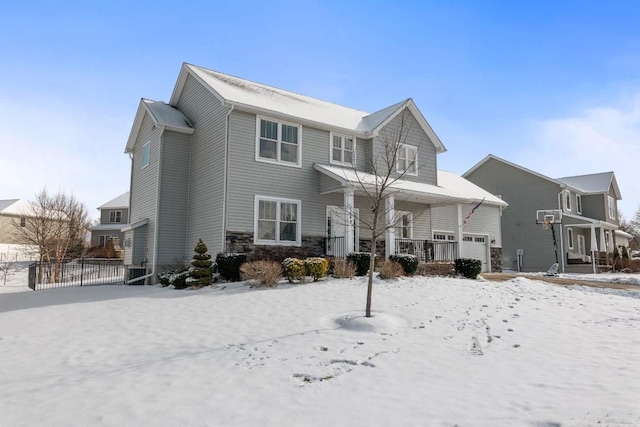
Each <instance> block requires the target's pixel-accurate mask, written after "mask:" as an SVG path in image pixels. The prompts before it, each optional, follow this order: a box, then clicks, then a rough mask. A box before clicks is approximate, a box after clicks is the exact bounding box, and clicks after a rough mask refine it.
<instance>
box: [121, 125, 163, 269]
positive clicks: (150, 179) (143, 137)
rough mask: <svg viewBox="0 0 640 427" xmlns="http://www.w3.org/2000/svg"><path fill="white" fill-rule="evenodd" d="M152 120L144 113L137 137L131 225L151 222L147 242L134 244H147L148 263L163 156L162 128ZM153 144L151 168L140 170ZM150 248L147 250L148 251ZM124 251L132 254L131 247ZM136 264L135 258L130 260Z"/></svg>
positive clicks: (152, 253)
mask: <svg viewBox="0 0 640 427" xmlns="http://www.w3.org/2000/svg"><path fill="white" fill-rule="evenodd" d="M153 125H154V123H153V121H152V120H151V118H150V117H149V115H148V114H147V113H145V116H144V119H143V121H142V126H141V128H140V133H139V134H138V139H137V140H136V142H135V145H134V147H133V159H132V162H133V164H132V168H131V192H132V195H133V197H131V206H129V209H130V214H131V218H130V222H136V221H140V220H142V219H148V220H149V223H148V225H147V230H146V233H144V239H145V240H144V242H141V241H138V239H136V240H134V241H133V244H135V245H144V247H145V257H146V259H147V261H149V262H152V260H153V259H154V245H153V237H154V235H155V229H156V223H155V221H156V214H155V213H156V199H157V194H158V165H159V162H158V159H159V157H160V132H161V130H160V128H158V127H156V128H155V129H154V128H153ZM149 141H150V152H149V165H148V166H146V167H145V168H142V167H141V161H142V147H143V145H144V144H146V143H147V142H149ZM137 236H138V234H135V235H134V237H137ZM146 248H148V249H146ZM125 252H129V250H128V248H127V250H125ZM131 262H133V263H136V259H135V257H134V259H132V260H131Z"/></svg>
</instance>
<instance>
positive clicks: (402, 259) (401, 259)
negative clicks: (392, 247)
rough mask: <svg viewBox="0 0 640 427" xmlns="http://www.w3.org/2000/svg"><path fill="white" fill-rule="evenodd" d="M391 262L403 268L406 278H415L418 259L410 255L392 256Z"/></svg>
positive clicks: (390, 257)
mask: <svg viewBox="0 0 640 427" xmlns="http://www.w3.org/2000/svg"><path fill="white" fill-rule="evenodd" d="M389 261H394V262H397V263H398V264H400V265H401V266H402V269H403V270H404V274H405V275H406V276H413V275H414V274H415V273H416V271H417V270H418V257H417V256H415V255H410V254H396V255H390V256H389Z"/></svg>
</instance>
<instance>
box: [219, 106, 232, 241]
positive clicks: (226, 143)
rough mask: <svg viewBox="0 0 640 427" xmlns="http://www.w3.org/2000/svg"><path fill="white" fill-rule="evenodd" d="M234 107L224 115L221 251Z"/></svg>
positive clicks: (224, 234) (224, 225) (225, 223)
mask: <svg viewBox="0 0 640 427" xmlns="http://www.w3.org/2000/svg"><path fill="white" fill-rule="evenodd" d="M234 108H235V105H234V104H230V108H229V111H227V116H226V117H225V125H224V126H225V127H224V174H223V181H222V246H221V251H222V252H226V247H227V208H228V206H229V203H227V197H228V190H229V189H228V186H229V180H228V179H227V174H228V173H229V117H230V116H231V112H232V111H233V110H234Z"/></svg>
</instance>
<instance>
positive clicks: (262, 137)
mask: <svg viewBox="0 0 640 427" xmlns="http://www.w3.org/2000/svg"><path fill="white" fill-rule="evenodd" d="M257 120H258V126H257V128H258V130H257V134H258V135H257V138H256V140H257V142H256V160H258V161H267V162H273V163H282V164H285V165H290V166H300V135H301V133H302V130H301V127H300V126H298V125H292V124H287V123H280V122H275V121H272V120H267V119H262V118H260V117H258V119H257Z"/></svg>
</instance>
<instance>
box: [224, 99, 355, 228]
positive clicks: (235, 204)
mask: <svg viewBox="0 0 640 427" xmlns="http://www.w3.org/2000/svg"><path fill="white" fill-rule="evenodd" d="M274 120H277V118H274ZM229 136H230V148H229V155H230V159H231V161H230V164H229V181H228V183H229V190H228V197H229V201H228V203H229V204H228V206H229V212H228V215H227V230H229V231H242V232H253V228H254V200H255V196H256V195H259V196H268V197H281V198H287V199H295V200H300V201H301V203H302V218H301V225H302V235H303V236H324V235H325V232H326V230H325V215H326V205H325V204H324V203H322V201H321V197H320V179H319V177H320V172H318V171H316V170H315V169H314V168H313V164H314V163H324V164H326V161H327V148H328V141H329V132H328V131H324V130H319V129H314V128H309V127H306V126H303V127H302V132H301V138H300V146H299V149H300V150H302V152H301V153H302V167H300V168H298V167H291V166H285V165H279V164H272V163H265V162H260V161H256V160H255V149H256V115H255V114H250V113H246V112H242V111H237V110H235V111H233V112H232V113H231V116H230V133H229ZM341 205H342V204H340V206H341Z"/></svg>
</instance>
